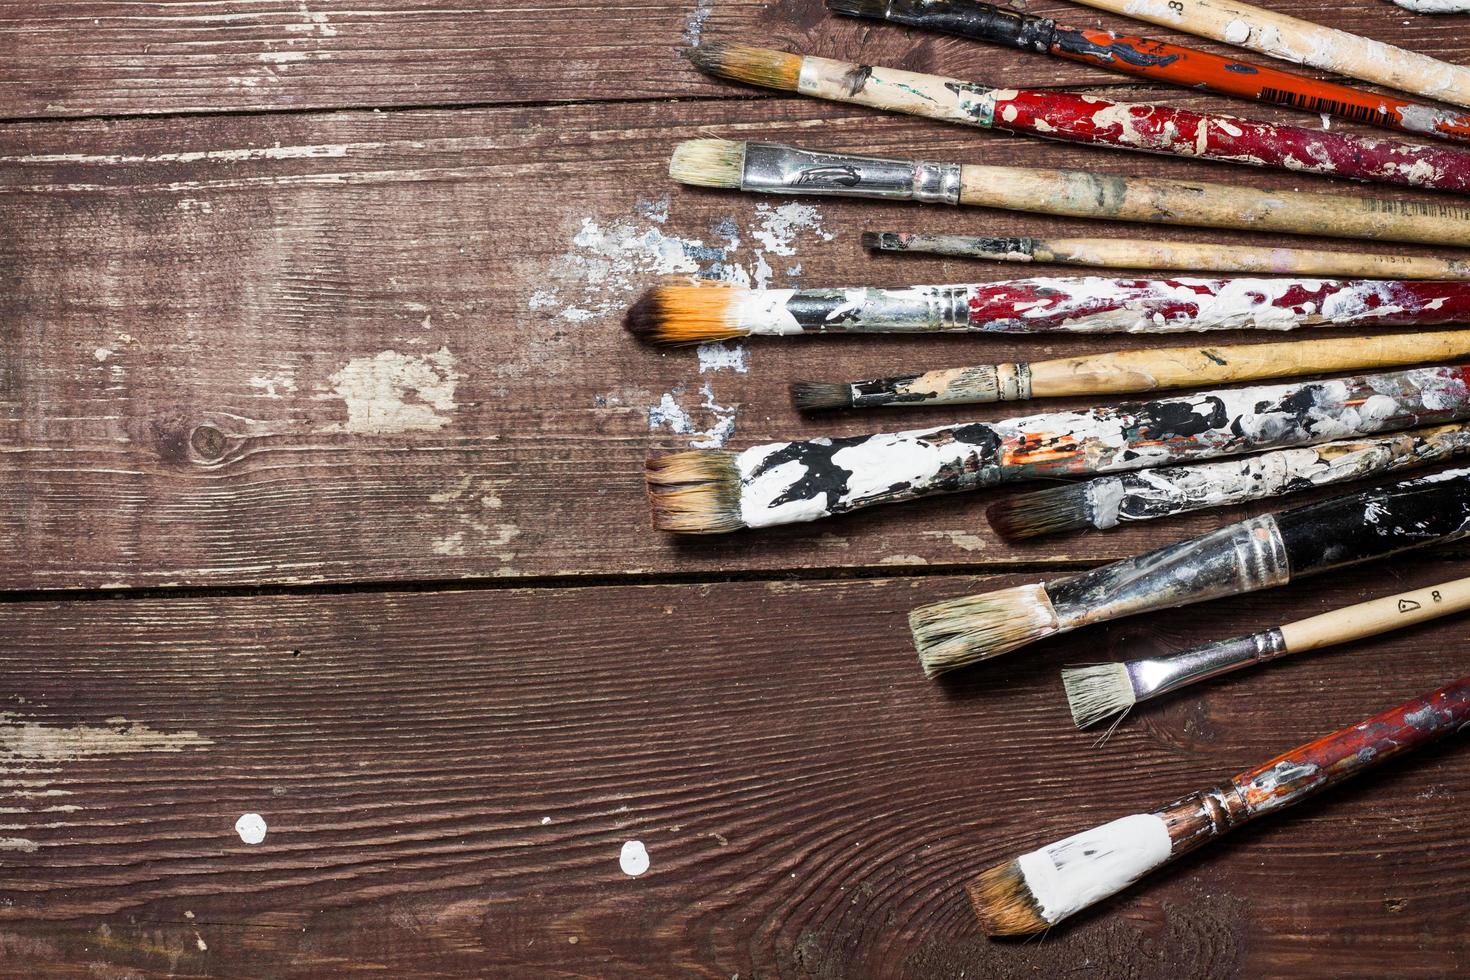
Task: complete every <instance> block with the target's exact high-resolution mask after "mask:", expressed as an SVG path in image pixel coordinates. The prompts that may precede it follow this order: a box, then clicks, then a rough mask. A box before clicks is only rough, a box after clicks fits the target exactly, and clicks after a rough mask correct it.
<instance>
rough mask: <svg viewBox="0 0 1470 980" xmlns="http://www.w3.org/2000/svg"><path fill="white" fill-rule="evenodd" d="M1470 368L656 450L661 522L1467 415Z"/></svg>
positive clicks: (1178, 457) (755, 518) (812, 513)
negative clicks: (741, 447) (873, 431)
mask: <svg viewBox="0 0 1470 980" xmlns="http://www.w3.org/2000/svg"><path fill="white" fill-rule="evenodd" d="M1467 375H1470V365H1464V364H1461V365H1454V366H1441V367H1427V368H1412V369H1410V370H1407V371H1395V372H1389V373H1384V374H1370V375H1358V376H1355V377H1348V378H1332V379H1327V380H1322V381H1300V382H1292V383H1289V384H1279V385H1260V386H1256V387H1252V388H1232V389H1215V390H1207V391H1201V392H1196V393H1194V394H1189V395H1183V396H1180V397H1176V398H1164V399H1159V400H1157V401H1149V402H1129V403H1123V404H1118V405H1108V406H1103V407H1098V408H1093V409H1089V410H1086V411H1071V412H1047V413H1044V414H1040V415H1030V416H1025V417H1022V418H1017V419H1006V420H1002V421H997V422H987V423H982V422H968V423H958V422H957V423H953V424H950V425H942V426H936V427H933V428H928V429H916V430H913V431H908V432H892V433H879V434H877V435H867V436H847V437H842V438H829V437H823V438H817V439H807V440H803V441H799V442H776V443H767V444H765V445H761V446H755V447H752V448H750V449H747V450H745V451H744V452H742V453H735V452H731V451H728V450H723V449H696V450H687V451H684V452H676V453H672V454H668V455H664V456H655V457H653V458H651V459H649V461H648V466H647V471H646V477H647V483H648V493H649V500H650V502H651V504H652V507H653V517H654V523H655V525H656V526H658V527H660V528H663V529H664V530H668V531H676V532H680V533H685V534H715V533H720V532H725V531H733V530H736V529H737V528H741V527H767V526H770V525H774V524H790V523H793V522H797V521H812V520H817V519H819V518H823V517H827V516H829V515H832V514H840V513H845V512H847V511H851V510H857V509H858V508H861V507H869V506H872V505H874V504H886V503H894V502H897V501H902V500H912V499H915V498H917V497H922V496H927V495H930V494H936V493H953V492H957V491H963V490H973V489H977V488H979V487H986V486H994V485H995V484H998V483H1001V482H1008V481H1013V480H1026V479H1036V478H1041V477H1055V476H1084V475H1089V476H1090V475H1095V474H1099V473H1116V472H1122V471H1127V470H1137V469H1144V468H1147V467H1151V466H1162V465H1165V464H1174V463H1179V462H1183V461H1189V460H1200V459H1210V458H1214V457H1219V456H1230V455H1236V454H1239V453H1250V452H1255V451H1257V450H1262V449H1277V448H1281V447H1285V446H1302V445H1313V444H1315V443H1319V442H1329V441H1331V440H1333V439H1341V438H1346V437H1348V436H1356V435H1370V434H1373V433H1379V432H1393V431H1397V430H1399V429H1408V428H1415V427H1417V426H1424V425H1438V424H1443V423H1447V422H1455V421H1459V420H1462V419H1466V418H1470V390H1467V386H1466V383H1467Z"/></svg>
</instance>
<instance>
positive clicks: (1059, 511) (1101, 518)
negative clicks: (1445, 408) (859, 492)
mask: <svg viewBox="0 0 1470 980" xmlns="http://www.w3.org/2000/svg"><path fill="white" fill-rule="evenodd" d="M1467 452H1470V425H1466V424H1464V423H1456V424H1454V425H1445V426H1439V427H1436V428H1432V429H1414V430H1411V431H1409V432H1394V433H1391V434H1389V435H1381V436H1366V437H1364V438H1360V439H1338V440H1334V441H1332V442H1324V443H1321V444H1320V445H1316V446H1300V447H1297V448H1294V449H1278V450H1276V451H1275V452H1269V453H1262V454H1260V455H1259V456H1251V457H1248V458H1245V459H1227V460H1221V461H1219V462H1217V463H1196V464H1194V465H1192V466H1159V467H1156V468H1154V469H1151V470H1139V471H1137V472H1135V473H1119V474H1117V475H1116V476H1104V477H1098V478H1097V479H1095V480H1087V481H1086V482H1083V483H1070V484H1065V485H1062V486H1057V487H1048V488H1047V489H1045V490H1035V491H1032V492H1030V493H1020V494H1016V495H1014V496H1012V497H1008V498H1007V499H1005V500H1000V501H997V502H996V503H993V504H991V505H990V507H989V508H988V509H987V510H986V512H985V518H986V520H988V521H989V522H990V526H991V527H992V528H994V529H995V532H996V533H997V534H999V535H1000V536H1001V537H1003V538H1005V539H1006V540H1007V541H1022V540H1025V539H1028V538H1036V537H1041V536H1042V535H1047V534H1064V533H1066V532H1068V531H1080V530H1083V529H1085V528H1096V529H1097V530H1099V531H1105V530H1108V529H1109V528H1114V527H1117V526H1118V525H1119V524H1122V523H1132V522H1137V521H1153V520H1158V519H1159V518H1163V517H1174V516H1176V515H1178V514H1188V513H1191V512H1192V511H1197V510H1209V509H1214V508H1218V507H1233V506H1235V505H1237V504H1244V503H1249V502H1250V501H1252V500H1269V499H1271V498H1273V497H1280V496H1285V495H1286V494H1291V493H1300V492H1302V491H1304V490H1313V489H1316V488H1317V487H1325V486H1332V485H1335V484H1338V483H1348V482H1351V481H1353V480H1367V479H1372V478H1374V477H1379V476H1386V475H1387V474H1390V473H1401V472H1403V471H1405V470H1411V469H1415V468H1417V467H1420V466H1428V465H1430V464H1431V463H1441V462H1444V461H1445V460H1449V459H1454V458H1455V457H1458V456H1463V455H1465V454H1466V453H1467Z"/></svg>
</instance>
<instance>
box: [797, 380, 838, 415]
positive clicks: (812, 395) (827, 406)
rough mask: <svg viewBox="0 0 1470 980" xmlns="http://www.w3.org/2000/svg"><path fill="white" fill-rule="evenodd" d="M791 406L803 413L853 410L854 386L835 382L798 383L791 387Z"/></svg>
mask: <svg viewBox="0 0 1470 980" xmlns="http://www.w3.org/2000/svg"><path fill="white" fill-rule="evenodd" d="M791 404H793V405H795V406H796V407H797V409H798V410H800V411H803V412H827V411H832V410H834V409H839V408H852V385H850V384H843V383H840V382H834V381H798V382H796V383H795V384H793V385H792V386H791Z"/></svg>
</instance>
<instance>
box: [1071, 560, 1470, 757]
mask: <svg viewBox="0 0 1470 980" xmlns="http://www.w3.org/2000/svg"><path fill="white" fill-rule="evenodd" d="M1465 609H1470V578H1461V579H1455V580H1454V581H1453V582H1443V583H1441V584H1439V585H1431V586H1428V587H1426V588H1423V589H1414V590H1413V591H1412V592H1401V593H1399V594H1398V595H1391V596H1384V597H1382V598H1378V599H1370V600H1368V601H1367V602H1360V603H1358V604H1357V605H1353V606H1346V607H1344V608H1342V609H1334V610H1332V611H1331V612H1325V613H1322V614H1321V615H1320V616H1312V617H1310V618H1308V619H1299V620H1297V621H1296V622H1294V623H1285V624H1283V625H1281V626H1273V627H1271V628H1270V629H1268V630H1262V631H1261V632H1259V633H1249V634H1247V635H1245V636H1237V637H1235V638H1234V639H1230V640H1221V641H1219V642H1217V643H1206V644H1204V645H1202V646H1197V647H1194V648H1193V649H1190V650H1182V651H1180V652H1179V653H1175V654H1171V655H1170V656H1167V657H1149V658H1147V659H1143V660H1129V661H1126V662H1124V663H1108V664H1093V665H1090V666H1087V667H1069V668H1067V669H1065V670H1063V671H1062V687H1063V688H1065V689H1066V692H1067V704H1068V706H1069V707H1070V708H1071V710H1072V720H1073V721H1074V722H1076V724H1077V727H1078V728H1086V727H1087V726H1088V725H1091V724H1094V723H1096V722H1099V721H1102V720H1103V719H1104V718H1108V717H1111V716H1113V715H1117V714H1121V713H1123V712H1126V711H1128V710H1129V709H1130V708H1132V707H1133V706H1134V705H1135V704H1138V703H1139V702H1140V701H1151V700H1153V699H1154V698H1157V697H1160V696H1161V695H1164V694H1171V693H1173V692H1174V691H1177V690H1179V689H1180V688H1183V687H1188V686H1190V685H1191V684H1198V683H1199V682H1200V681H1207V680H1210V679H1212V678H1215V677H1219V676H1220V675H1222V674H1228V673H1230V672H1231V671H1235V670H1240V669H1242V668H1244V667H1254V666H1255V665H1257V664H1264V663H1269V662H1270V661H1272V660H1277V659H1280V658H1281V657H1286V656H1290V655H1292V654H1295V653H1308V652H1310V651H1312V650H1320V649H1322V648H1323V647H1330V646H1337V645H1339V644H1342V643H1348V642H1351V641H1352V640H1361V639H1364V638H1366V637H1369V636H1377V635H1379V634H1380V633H1388V632H1390V631H1392V630H1398V629H1404V628H1405V627H1408V626H1414V625H1417V624H1419V623H1424V622H1428V621H1429V620H1431V619H1439V618H1440V617H1441V616H1448V615H1450V614H1452V613H1457V612H1461V611H1462V610H1465Z"/></svg>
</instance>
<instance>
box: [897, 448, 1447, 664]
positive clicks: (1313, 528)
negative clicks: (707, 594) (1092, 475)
mask: <svg viewBox="0 0 1470 980" xmlns="http://www.w3.org/2000/svg"><path fill="white" fill-rule="evenodd" d="M1467 534H1470V469H1457V470H1446V471H1445V472H1443V473H1437V474H1435V475H1433V476H1426V477H1420V478H1419V479H1417V480H1405V481H1404V482H1402V483H1394V484H1390V485H1388V486H1384V487H1376V488H1374V489H1372V490H1368V491H1365V492H1363V493H1357V494H1349V495H1347V496H1343V497H1334V498H1332V499H1329V500H1323V501H1320V502H1318V503H1314V504H1308V505H1306V506H1304V507H1297V508H1294V509H1292V510H1286V511H1281V512H1280V513H1276V514H1263V515H1262V516H1260V517H1252V518H1250V519H1249V520H1244V521H1241V522H1240V523H1238V524H1231V525H1228V526H1227V527H1222V528H1220V529H1219V530H1216V531H1211V532H1209V533H1208V534H1203V535H1200V536H1199V537H1196V538H1190V539H1188V540H1186V541H1181V542H1179V543H1177V544H1171V545H1168V546H1166V547H1163V548H1159V549H1157V550H1155V551H1151V552H1148V553H1147V554H1144V555H1139V556H1137V557H1134V558H1125V559H1123V560H1122V561H1115V562H1113V563H1111V564H1109V565H1104V566H1102V567H1101V568H1096V569H1093V570H1092V571H1089V572H1084V573H1082V574H1081V575H1075V576H1072V577H1070V578H1064V579H1057V580H1055V581H1052V582H1042V583H1037V584H1034V585H1020V586H1015V587H1013V588H1009V589H1001V590H999V591H997V592H987V593H983V594H981V595H973V596H962V597H960V598H958V599H947V600H945V601H943V602H936V603H933V604H932V605H928V606H922V607H920V608H918V609H915V610H914V611H913V612H912V613H911V614H910V615H909V625H910V627H911V628H912V630H913V634H914V643H915V645H917V646H918V648H919V662H920V663H921V664H922V665H923V668H924V673H925V674H926V675H928V676H929V677H934V676H935V675H937V674H941V673H943V672H945V671H949V670H954V669H956V668H958V667H964V666H967V665H969V664H972V663H976V662H977V661H980V660H987V659H989V658H991V657H998V656H1000V655H1001V654H1003V653H1009V652H1010V651H1012V650H1018V649H1020V648H1021V647H1024V646H1026V645H1027V644H1030V643H1035V642H1036V641H1037V640H1041V639H1045V638H1046V637H1049V636H1056V635H1057V634H1060V633H1070V632H1071V631H1072V630H1075V629H1079V628H1080V627H1083V626H1090V625H1093V624H1095V623H1105V622H1109V621H1111V620H1115V619H1121V618H1123V617H1124V616H1132V615H1136V614H1137V613H1141V612H1152V611H1154V610H1158V609H1172V608H1174V607H1175V606H1184V605H1189V604H1191V603H1195V602H1203V601H1205V600H1206V599H1218V598H1220V597H1221V596H1228V595H1243V594H1245V593H1248V592H1256V591H1259V590H1261V589H1269V588H1274V587H1276V586H1278V585H1285V584H1286V583H1287V582H1291V581H1294V580H1295V579H1299V578H1303V577H1305V576H1308V575H1316V574H1318V573H1320V572H1327V571H1332V570H1334V569H1338V568H1344V567H1347V566H1349V565H1356V564H1359V563H1360V562H1365V561H1369V560H1372V559H1374V558H1383V557H1385V556H1388V555H1393V554H1397V553H1399V552H1401V551H1407V550H1409V549H1411V548H1422V547H1424V546H1426V545H1431V544H1442V543H1445V542H1449V541H1457V540H1459V539H1460V538H1463V537H1465V536H1466V535H1467Z"/></svg>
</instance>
